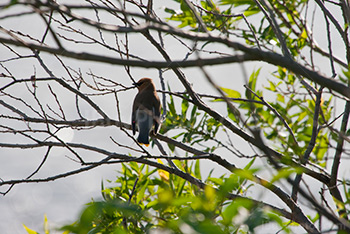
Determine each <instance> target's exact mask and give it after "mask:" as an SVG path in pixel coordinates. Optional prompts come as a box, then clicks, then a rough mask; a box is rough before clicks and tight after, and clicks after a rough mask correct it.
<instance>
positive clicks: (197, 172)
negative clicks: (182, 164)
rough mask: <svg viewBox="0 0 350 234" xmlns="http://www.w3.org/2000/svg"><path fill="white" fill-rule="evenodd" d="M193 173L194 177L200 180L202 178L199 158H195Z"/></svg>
mask: <svg viewBox="0 0 350 234" xmlns="http://www.w3.org/2000/svg"><path fill="white" fill-rule="evenodd" d="M194 175H195V176H196V178H198V179H200V180H201V179H202V175H201V170H200V161H199V160H196V164H195V165H194Z"/></svg>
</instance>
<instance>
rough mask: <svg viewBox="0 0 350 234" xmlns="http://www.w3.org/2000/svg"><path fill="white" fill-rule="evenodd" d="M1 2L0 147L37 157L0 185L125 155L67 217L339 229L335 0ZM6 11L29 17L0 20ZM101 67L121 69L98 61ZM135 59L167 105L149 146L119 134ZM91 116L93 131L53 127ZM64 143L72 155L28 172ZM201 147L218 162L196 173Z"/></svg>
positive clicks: (85, 221)
mask: <svg viewBox="0 0 350 234" xmlns="http://www.w3.org/2000/svg"><path fill="white" fill-rule="evenodd" d="M156 4H159V5H162V6H163V5H165V7H163V8H160V7H159V5H156ZM1 8H2V14H3V16H2V17H1V21H2V22H3V26H1V31H2V35H1V37H0V42H1V43H2V50H3V51H4V53H6V54H10V56H7V57H6V58H3V59H2V60H1V63H0V65H1V69H2V73H1V76H2V79H1V88H0V91H1V98H0V105H1V106H2V110H3V111H2V114H1V116H0V118H1V125H0V126H1V134H2V137H1V139H3V140H2V141H1V143H0V146H1V147H2V148H5V149H11V150H13V151H16V152H18V153H19V154H27V155H30V154H32V153H31V152H35V154H38V153H40V155H41V157H42V160H41V163H40V164H39V165H38V167H37V169H36V170H35V171H34V172H33V173H32V174H31V175H29V176H28V177H27V178H21V179H8V180H7V179H6V180H5V179H2V180H1V182H0V186H1V187H2V188H3V189H4V190H3V191H2V193H3V194H4V195H5V194H7V193H8V192H9V191H10V190H11V188H12V187H13V186H14V185H17V184H23V183H37V182H49V181H53V180H57V179H61V178H65V177H68V176H71V175H74V174H78V173H80V172H83V171H86V170H91V169H93V168H96V167H100V166H103V165H106V164H118V165H119V164H121V165H122V169H121V173H120V175H119V177H118V179H117V180H116V181H115V183H116V184H115V186H114V187H113V185H111V186H108V187H103V189H102V194H103V201H96V202H92V203H91V204H90V205H89V206H88V207H87V208H86V209H85V210H84V211H83V213H82V215H81V217H80V218H79V220H78V221H77V222H76V223H75V224H72V225H67V226H65V227H63V229H64V230H69V231H71V232H75V233H87V232H91V233H97V232H104V233H112V232H115V233H122V232H124V233H127V232H132V233H144V232H146V231H150V230H152V229H153V230H154V229H157V228H158V229H159V230H167V231H170V230H172V231H173V232H174V233H189V232H190V231H191V230H192V231H193V230H195V231H197V232H199V233H214V232H218V233H232V232H234V233H237V232H254V230H255V231H257V232H258V230H261V229H262V228H264V225H265V224H267V223H271V224H275V226H274V228H275V229H276V230H277V231H278V230H283V231H284V232H292V230H293V229H292V228H291V226H294V225H299V226H300V227H301V228H302V229H303V230H304V232H308V233H321V232H339V233H340V232H344V233H348V232H349V231H350V223H349V221H348V212H349V196H350V192H349V180H348V179H347V178H346V177H345V176H342V175H343V172H342V171H343V170H344V169H345V168H346V165H345V163H343V164H341V160H346V158H347V157H348V156H349V147H348V146H349V145H348V143H349V140H350V138H349V129H348V126H347V124H348V119H349V108H350V105H349V98H350V87H349V81H350V72H349V62H350V43H349V37H348V32H349V29H348V26H349V15H350V14H349V12H350V8H349V5H348V3H347V1H339V3H338V2H333V1H320V0H316V1H315V2H313V1H278V0H271V1H266V0H254V1H253V0H252V1H249V0H248V1H238V0H222V1H209V0H206V1H189V0H181V1H179V0H175V1H167V2H153V1H152V0H149V1H147V2H146V1H117V2H113V1H109V0H100V1H90V0H86V1H82V2H79V4H77V3H76V2H74V3H73V2H72V1H68V2H67V3H60V1H52V0H48V1H39V0H27V1H26V0H23V1H20V0H15V1H10V2H9V3H8V4H4V5H2V6H1ZM178 9H180V10H178ZM18 19H20V20H21V21H22V22H24V21H23V20H24V19H29V20H30V21H32V23H31V26H30V27H29V28H25V29H23V28H20V26H14V24H9V25H10V26H9V27H6V25H7V23H8V22H11V21H12V20H18ZM38 19H40V20H41V21H40V22H41V23H37V22H39V21H38ZM16 27H19V28H16ZM148 49H153V51H152V53H150V52H149V50H148ZM146 50H147V54H145V53H144V51H146ZM155 54H156V55H155ZM155 57H156V58H157V59H154V58H155ZM225 64H226V65H230V64H237V65H238V66H237V67H236V70H237V71H238V70H240V72H241V73H242V74H238V73H239V72H237V71H235V74H232V72H231V71H232V70H233V69H232V68H227V67H225V68H226V70H225V71H224V72H222V73H220V75H221V76H224V77H222V80H220V77H218V76H217V75H216V73H218V72H221V71H219V70H221V69H222V68H223V66H220V65H225ZM109 65H114V66H119V67H118V70H114V71H117V72H116V73H115V72H114V71H113V72H112V73H111V72H109V73H105V72H106V70H105V69H106V68H107V67H108V69H109V70H112V69H111V66H109ZM257 65H258V66H260V68H256V67H255V69H254V70H253V69H252V67H253V66H257ZM216 66H220V67H219V69H216ZM19 67H21V68H22V69H23V70H24V72H25V74H26V75H21V76H20V77H19V76H18V75H17V74H19V72H20V71H19ZM246 67H249V69H246ZM146 68H151V69H153V71H156V72H157V73H154V74H157V75H156V76H157V77H153V79H154V80H155V81H157V82H158V83H160V84H161V89H160V90H159V93H160V94H161V96H162V99H163V117H164V121H163V124H162V128H161V130H160V133H159V134H157V135H152V136H151V138H152V145H151V147H150V148H145V147H144V146H142V145H139V144H138V143H137V142H136V141H135V138H134V137H133V136H132V135H131V134H130V130H131V126H130V124H129V120H127V121H126V120H125V119H127V118H128V117H125V116H126V115H125V112H126V111H129V109H130V106H128V104H125V103H123V102H122V100H123V99H122V98H121V97H122V96H123V95H124V96H126V95H127V94H126V93H127V92H128V91H129V89H130V88H131V87H130V84H131V83H132V82H135V81H137V79H138V78H139V77H138V76H137V77H136V75H135V74H142V73H144V72H145V69H146ZM190 68H192V69H190ZM262 68H263V70H264V72H262V70H261V69H262ZM22 69H21V73H20V74H23V73H22V72H23V70H22ZM113 69H114V68H113ZM115 69H117V68H115ZM193 69H195V72H193V73H191V71H193ZM215 69H216V70H215ZM251 70H253V71H251ZM265 70H267V71H265ZM106 74H108V75H106ZM189 74H192V76H194V74H195V77H189ZM262 76H263V77H262ZM123 77H124V78H123ZM125 77H128V80H127V79H126V78H125ZM201 77H204V78H205V83H204V82H203V80H202V79H201ZM258 77H259V79H258ZM174 80H176V82H178V83H179V84H181V89H180V88H174V87H179V86H176V85H174V84H176V82H175V81H174ZM242 80H243V81H244V84H245V85H244V88H243V87H242V88H240V87H236V86H237V82H240V81H242ZM220 82H221V83H224V85H220ZM206 84H209V85H210V88H208V89H202V86H204V85H206ZM181 90H184V91H181ZM198 90H206V91H202V92H199V91H198ZM208 90H210V91H208ZM112 100H113V102H114V104H111V103H112ZM130 100H131V99H130V97H128V100H127V103H130ZM106 102H108V104H107V103H106ZM129 105H130V104H129ZM111 106H112V107H113V108H111ZM87 113H90V114H87ZM115 116H116V117H115ZM114 117H115V118H114ZM102 127H103V128H104V135H103V136H102V138H103V141H95V142H89V141H88V140H86V139H85V138H84V137H81V138H77V139H79V141H78V142H76V141H70V140H67V139H65V138H64V137H62V132H64V131H67V129H70V131H73V132H76V133H78V134H79V133H82V132H83V134H84V135H85V136H87V135H93V134H95V133H96V132H97V131H98V130H99V129H101V128H102ZM116 127H117V128H116ZM110 129H111V131H112V130H113V131H114V132H115V131H116V129H117V131H118V134H119V135H118V136H116V137H115V136H113V135H112V134H111V133H109V130H110ZM60 134H61V135H60ZM5 139H8V140H5ZM62 147H63V148H65V149H66V150H67V154H68V156H67V157H68V158H69V160H72V161H74V162H75V164H76V167H77V168H76V169H74V170H69V171H66V172H64V173H57V174H54V175H50V176H48V177H44V178H40V177H39V178H38V177H36V175H37V173H38V171H40V169H41V167H42V166H43V165H44V164H45V162H46V160H47V158H48V157H49V155H50V154H52V152H54V151H55V150H56V149H57V148H62ZM91 155H93V156H94V157H93V158H94V159H93V160H90V158H91ZM96 156H97V157H96ZM101 157H102V159H101ZM162 160H165V161H164V162H168V165H165V164H163V162H162ZM208 161H209V162H212V163H214V164H211V167H215V168H216V170H220V171H225V172H224V173H221V174H220V175H218V176H214V174H213V173H212V172H210V173H208V172H207V173H203V170H201V165H200V164H201V163H202V164H203V163H205V162H208ZM238 164H240V166H238ZM213 165H214V166H213ZM241 165H243V166H241ZM204 174H205V175H204ZM259 191H261V193H264V194H268V195H269V196H270V197H273V199H269V198H264V197H260V196H259V195H256V194H257V193H259ZM259 194H260V193H259ZM292 224H293V225H292ZM276 226H277V228H276ZM259 228H260V229H259ZM299 230H300V229H299ZM275 232H276V231H275Z"/></svg>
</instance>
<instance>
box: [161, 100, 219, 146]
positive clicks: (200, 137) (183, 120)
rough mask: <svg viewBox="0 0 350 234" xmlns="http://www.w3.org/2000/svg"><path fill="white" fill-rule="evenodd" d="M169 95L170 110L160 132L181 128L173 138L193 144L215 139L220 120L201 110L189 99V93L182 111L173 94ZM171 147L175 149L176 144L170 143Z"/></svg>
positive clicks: (183, 102)
mask: <svg viewBox="0 0 350 234" xmlns="http://www.w3.org/2000/svg"><path fill="white" fill-rule="evenodd" d="M169 97H170V102H169V103H168V110H169V111H168V113H167V117H166V120H165V121H164V123H163V124H162V128H161V130H160V133H162V134H165V133H167V134H170V133H171V132H172V131H174V130H180V132H178V131H176V132H177V134H176V135H175V136H173V138H174V139H181V142H183V143H189V144H191V145H194V144H200V143H203V142H206V141H209V140H212V139H215V136H216V134H217V133H218V131H219V130H220V127H221V123H220V122H219V121H216V120H215V119H213V118H212V117H210V116H209V115H208V114H207V113H204V112H199V111H198V108H197V106H195V105H192V103H190V102H189V101H188V100H189V97H188V96H187V95H185V96H184V97H183V99H182V102H181V110H180V111H178V110H177V109H179V107H176V104H175V101H174V97H173V96H172V95H170V96H169ZM169 148H170V149H171V150H172V151H174V146H172V145H169ZM215 148H216V147H215V146H211V147H207V148H206V149H205V151H208V152H212V151H214V150H215Z"/></svg>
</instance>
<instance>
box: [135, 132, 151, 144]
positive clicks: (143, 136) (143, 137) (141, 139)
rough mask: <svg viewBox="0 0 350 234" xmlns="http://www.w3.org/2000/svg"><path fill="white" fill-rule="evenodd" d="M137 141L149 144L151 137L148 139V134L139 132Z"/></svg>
mask: <svg viewBox="0 0 350 234" xmlns="http://www.w3.org/2000/svg"><path fill="white" fill-rule="evenodd" d="M137 141H138V142H139V143H140V144H144V145H145V146H149V139H148V135H147V134H139V136H138V137H137Z"/></svg>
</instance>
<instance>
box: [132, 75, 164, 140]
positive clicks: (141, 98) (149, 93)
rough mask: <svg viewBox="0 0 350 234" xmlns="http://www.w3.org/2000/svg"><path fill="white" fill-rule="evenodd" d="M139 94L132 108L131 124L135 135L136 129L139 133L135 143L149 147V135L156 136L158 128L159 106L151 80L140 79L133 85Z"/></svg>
mask: <svg viewBox="0 0 350 234" xmlns="http://www.w3.org/2000/svg"><path fill="white" fill-rule="evenodd" d="M135 86H136V87H137V88H138V90H139V92H138V94H137V95H136V97H135V100H134V104H133V107H132V116H131V124H132V131H133V134H134V135H135V133H136V127H137V128H138V131H139V136H138V138H137V141H138V142H139V143H142V144H145V145H149V133H150V132H151V130H152V127H153V132H154V134H156V133H157V132H158V128H159V126H160V111H161V105H160V100H159V97H158V94H157V92H156V88H155V86H154V83H153V81H152V79H150V78H142V79H140V80H139V81H138V82H136V83H135Z"/></svg>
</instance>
